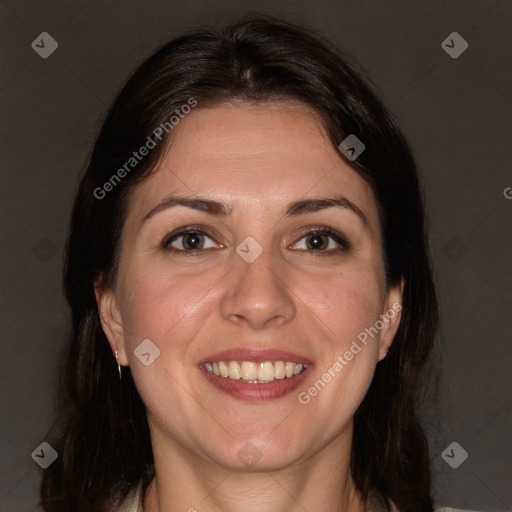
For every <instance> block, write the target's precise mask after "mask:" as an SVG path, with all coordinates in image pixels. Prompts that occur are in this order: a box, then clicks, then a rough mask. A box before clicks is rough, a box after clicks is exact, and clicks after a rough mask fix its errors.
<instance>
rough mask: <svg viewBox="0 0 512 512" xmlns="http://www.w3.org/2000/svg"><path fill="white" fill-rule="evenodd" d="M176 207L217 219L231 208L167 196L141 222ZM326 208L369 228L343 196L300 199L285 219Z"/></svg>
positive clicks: (358, 209) (361, 214)
mask: <svg viewBox="0 0 512 512" xmlns="http://www.w3.org/2000/svg"><path fill="white" fill-rule="evenodd" d="M176 206H185V207H187V208H192V209H194V210H199V211H202V212H205V213H208V214H210V215H215V216H218V217H225V216H227V215H229V214H230V213H231V212H232V208H231V207H230V206H229V205H227V204H225V203H221V202H218V201H213V200H211V199H206V198H201V197H183V196H168V197H165V198H164V199H162V200H161V201H160V203H158V204H157V205H156V206H155V207H154V208H152V209H151V210H150V211H149V212H148V213H147V214H146V215H145V216H144V219H143V221H142V222H145V221H147V220H148V219H150V218H151V217H153V216H154V215H156V214H157V213H160V212H162V211H164V210H167V209H169V208H173V207H176ZM327 208H343V209H346V210H349V211H352V212H353V213H355V214H356V215H357V216H358V217H359V218H360V219H361V220H362V221H363V224H364V225H365V226H366V227H367V228H369V227H370V223H369V222H368V218H367V217H366V215H365V214H364V212H363V211H362V210H361V208H359V207H358V206H357V205H356V204H354V203H353V202H352V201H350V200H349V199H347V198H346V197H343V196H338V197H332V198H311V199H300V200H298V201H294V202H293V203H290V204H289V205H288V206H287V207H286V210H285V213H284V216H285V217H296V216H299V215H305V214H307V213H313V212H318V211H320V210H325V209H327Z"/></svg>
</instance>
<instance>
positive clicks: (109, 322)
mask: <svg viewBox="0 0 512 512" xmlns="http://www.w3.org/2000/svg"><path fill="white" fill-rule="evenodd" d="M102 282H103V276H101V277H100V278H98V279H96V280H95V282H94V295H95V297H96V304H97V305H98V314H99V317H100V321H101V327H102V328H103V332H104V333H105V336H106V337H107V339H108V341H109V343H110V347H111V349H112V352H113V353H115V352H116V350H117V355H118V362H119V364H120V365H123V366H127V365H128V360H127V358H126V349H125V340H124V329H123V321H122V317H121V313H120V310H119V305H118V301H117V298H116V295H115V292H114V290H112V289H111V288H107V287H105V286H104V285H103V284H102Z"/></svg>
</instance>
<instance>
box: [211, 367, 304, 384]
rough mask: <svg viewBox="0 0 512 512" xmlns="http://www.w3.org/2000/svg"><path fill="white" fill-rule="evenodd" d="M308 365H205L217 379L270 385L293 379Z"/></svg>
mask: <svg viewBox="0 0 512 512" xmlns="http://www.w3.org/2000/svg"><path fill="white" fill-rule="evenodd" d="M307 367H308V365H307V364H306V363H293V362H291V361H261V362H253V361H215V362H207V363H204V368H205V369H206V371H207V372H208V373H211V374H213V375H216V376H217V377H221V378H225V379H231V380H241V381H243V382H247V383H248V384H268V383H269V382H273V381H275V380H283V379H291V378H293V377H294V376H296V375H299V374H300V373H302V372H304V371H305V370H306V368H307Z"/></svg>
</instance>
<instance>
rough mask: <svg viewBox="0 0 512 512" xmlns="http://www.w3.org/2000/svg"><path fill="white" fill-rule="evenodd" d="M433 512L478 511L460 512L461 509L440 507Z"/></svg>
mask: <svg viewBox="0 0 512 512" xmlns="http://www.w3.org/2000/svg"><path fill="white" fill-rule="evenodd" d="M434 512H478V510H462V509H461V508H451V507H441V508H436V509H435V510H434Z"/></svg>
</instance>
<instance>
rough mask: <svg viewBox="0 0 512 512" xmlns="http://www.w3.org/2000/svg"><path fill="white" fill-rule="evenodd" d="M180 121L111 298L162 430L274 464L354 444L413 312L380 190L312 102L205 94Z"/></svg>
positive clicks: (134, 221)
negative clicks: (213, 99) (368, 396)
mask: <svg viewBox="0 0 512 512" xmlns="http://www.w3.org/2000/svg"><path fill="white" fill-rule="evenodd" d="M173 135H174V138H173V141H172V144H171V146H170V147H169V150H168V151H167V152H166V155H165V157H164V158H163V159H162V161H161V163H160V164H159V166H158V168H157V169H156V170H155V172H154V173H153V174H152V175H151V176H150V177H149V178H147V179H146V180H145V181H144V182H142V184H141V185H140V186H139V187H138V188H137V189H136V190H135V191H134V193H133V195H132V196H131V198H130V201H129V208H128V214H127V218H126V223H125V226H124V230H123V237H122V247H121V257H120V264H119V271H118V279H117V284H116V287H115V289H114V290H111V291H107V292H105V293H103V294H101V293H100V294H99V295H98V300H99V303H100V306H101V308H100V309H101V316H102V323H103V326H104V329H105V331H106V333H107V335H108V338H109V341H110V343H111V345H112V348H113V349H114V350H118V352H119V362H120V363H121V364H123V365H129V366H130V368H131V371H132V374H133V378H134V380H135V383H136V385H137V388H138V390H139V392H140V394H141V396H142V399H143V401H144V402H145V404H146V407H147V411H148V420H149V423H150V428H151V433H152V438H153V442H154V443H155V442H157V443H158V444H159V446H160V447H162V449H164V450H165V447H167V448H168V449H169V450H171V451H174V452H177V451H179V452H180V453H182V454H183V453H185V454H187V456H190V457H192V458H194V459H197V460H203V461H210V462H212V461H213V462H215V463H217V464H220V465H221V466H223V467H226V468H230V469H235V470H237V469H238V470H247V469H248V468H249V469H261V470H266V471H269V470H273V469H278V468H283V467H287V466H289V465H291V464H298V463H300V462H303V461H305V460H307V459H309V458H311V457H315V456H318V455H319V454H321V453H330V454H331V455H332V453H336V452H335V450H326V448H328V447H332V448H336V447H338V448H339V447H340V446H342V445H344V446H345V447H347V446H348V447H349V446H350V440H351V434H352V418H353V415H354V413H355V411H356V409H357V407H358V406H359V404H360V403H361V401H362V399H363V397H364V395H365V393H366V391H367V389H368V386H369V385H370V382H371V379H372V376H373V373H374V369H375V366H376V364H377V362H378V360H379V359H380V358H382V357H383V356H384V355H385V353H386V352H387V349H388V347H389V345H390V344H391V341H392V339H393V336H394V334H395V332H396V328H397V326H398V321H399V318H400V314H399V311H398V309H399V307H398V308H397V306H396V303H397V302H399V301H400V298H401V295H400V294H401V292H400V290H399V289H398V288H391V289H388V288H387V287H386V282H385V275H384V268H383V260H382V253H381V235H380V230H379V218H378V213H377V206H376V203H375V199H374V196H373V193H372V189H371V187H370V186H369V185H368V184H367V183H366V182H365V181H364V180H363V179H362V178H361V177H360V176H359V175H358V174H357V172H355V171H354V170H353V169H352V168H350V167H349V166H348V165H347V164H346V163H345V162H344V161H343V160H342V159H341V157H340V154H339V153H338V151H337V150H336V149H335V148H334V147H333V146H332V145H331V143H330V142H329V140H328V138H327V136H326V135H325V133H324V130H323V129H322V126H321V123H320V121H319V118H318V117H317V116H316V115H315V114H312V113H311V112H310V111H308V110H307V109H306V108H305V107H303V106H301V105H300V104H296V103H292V102H284V103H280V104H274V103H264V104H260V105H257V106H255V105H249V104H244V103H236V104H235V103H233V104H229V105H223V106H218V107H214V108H207V109H201V108H200V105H199V106H198V108H197V109H196V110H194V111H193V112H192V113H190V114H189V115H188V116H187V117H186V118H184V119H183V120H182V121H181V122H180V124H179V126H178V127H177V128H175V131H174V134H173ZM340 142H341V141H340ZM363 142H364V141H363ZM104 200H108V198H105V199H104ZM393 304H395V307H393ZM390 311H392V312H393V314H391V313H389V312H390ZM386 314H387V316H386ZM381 315H383V317H381ZM382 318H384V319H385V321H383V320H382ZM376 325H377V327H376ZM365 329H366V331H365ZM365 334H366V336H365ZM148 340H150V341H148ZM363 340H364V341H363ZM358 349H359V350H358ZM158 351H159V355H158ZM350 354H351V355H350ZM287 363H288V364H287ZM292 363H293V364H292ZM300 364H303V365H304V364H305V365H306V368H305V369H304V367H303V368H302V371H301V366H300ZM258 372H259V373H258ZM299 372H300V373H299ZM216 373H221V374H220V375H216ZM226 375H227V376H226ZM329 376H330V378H329Z"/></svg>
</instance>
